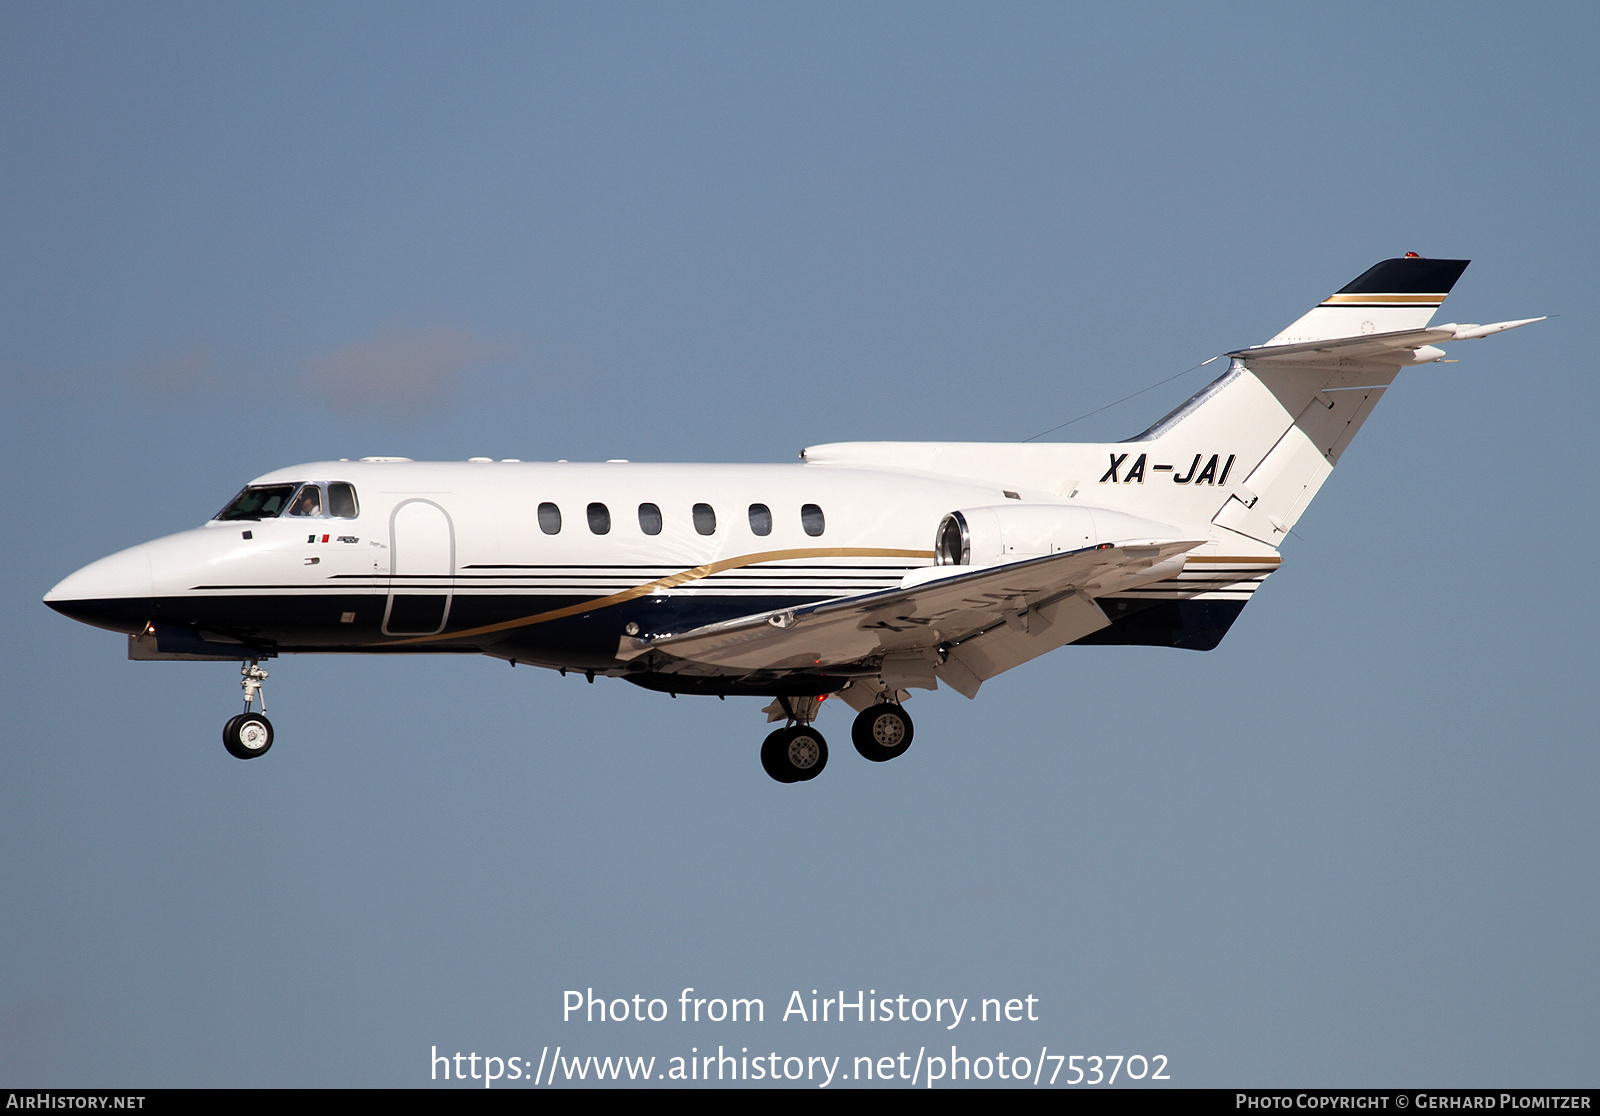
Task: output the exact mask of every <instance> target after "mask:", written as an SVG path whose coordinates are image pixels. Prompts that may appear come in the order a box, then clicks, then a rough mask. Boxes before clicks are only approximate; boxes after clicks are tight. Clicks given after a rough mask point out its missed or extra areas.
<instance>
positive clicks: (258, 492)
mask: <svg viewBox="0 0 1600 1116" xmlns="http://www.w3.org/2000/svg"><path fill="white" fill-rule="evenodd" d="M294 490H295V486H294V485H292V484H260V485H252V486H249V487H246V488H245V489H244V491H242V492H240V493H239V495H237V496H235V497H234V498H233V499H232V500H230V501H229V502H228V506H227V507H225V508H223V509H222V510H221V511H219V512H218V513H217V516H216V517H217V518H218V519H276V518H277V517H278V516H279V515H281V514H282V513H283V506H284V505H285V504H287V503H288V502H289V497H290V496H292V495H294Z"/></svg>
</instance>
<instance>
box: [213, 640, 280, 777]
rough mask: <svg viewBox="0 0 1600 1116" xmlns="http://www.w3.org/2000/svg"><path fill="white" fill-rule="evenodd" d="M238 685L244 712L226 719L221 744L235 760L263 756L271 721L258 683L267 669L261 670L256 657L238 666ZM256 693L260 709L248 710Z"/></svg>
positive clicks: (270, 743)
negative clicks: (240, 688)
mask: <svg viewBox="0 0 1600 1116" xmlns="http://www.w3.org/2000/svg"><path fill="white" fill-rule="evenodd" d="M239 675H240V677H239V685H240V686H241V687H243V688H244V712H243V713H241V714H239V715H238V716H237V717H234V718H232V719H231V720H229V721H228V723H227V724H226V725H224V726H223V729H222V746H223V747H224V748H227V749H228V754H229V755H230V756H234V757H235V758H237V759H255V758H256V757H257V756H263V755H266V753H267V749H268V748H270V747H272V722H271V721H269V720H267V718H266V711H267V695H266V694H265V693H263V692H262V689H261V684H262V683H263V682H265V681H266V680H267V672H266V671H264V670H262V669H261V661H260V660H259V659H251V660H250V661H249V662H247V663H243V664H241V665H240V667H239ZM257 695H259V696H260V698H261V712H260V713H252V712H250V706H251V705H253V704H254V703H255V700H256V697H257Z"/></svg>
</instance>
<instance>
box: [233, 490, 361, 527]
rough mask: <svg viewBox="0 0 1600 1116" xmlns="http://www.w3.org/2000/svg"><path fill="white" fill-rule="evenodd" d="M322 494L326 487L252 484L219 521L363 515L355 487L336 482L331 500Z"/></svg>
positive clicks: (352, 517)
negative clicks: (291, 516)
mask: <svg viewBox="0 0 1600 1116" xmlns="http://www.w3.org/2000/svg"><path fill="white" fill-rule="evenodd" d="M322 492H323V486H322V485H319V484H314V483H306V484H257V485H251V486H250V487H248V488H246V489H245V490H244V491H243V492H241V493H239V495H237V496H235V497H234V498H233V500H232V502H231V503H229V504H228V506H227V507H225V508H223V509H222V510H221V511H220V512H218V513H217V515H216V518H217V519H276V518H277V517H278V516H280V515H294V516H299V517H301V518H305V519H325V518H330V517H331V518H333V519H354V518H356V516H357V515H358V514H359V508H358V505H357V503H356V488H355V485H353V484H350V483H349V482H348V481H334V482H333V483H331V484H329V485H327V492H328V495H327V499H323V495H322Z"/></svg>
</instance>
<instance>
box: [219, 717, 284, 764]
mask: <svg viewBox="0 0 1600 1116" xmlns="http://www.w3.org/2000/svg"><path fill="white" fill-rule="evenodd" d="M222 744H223V746H224V747H225V748H227V749H228V754H229V755H230V756H234V757H236V758H238V759H255V758H256V757H257V756H264V755H266V754H267V749H268V748H270V747H272V722H271V721H269V720H267V719H266V718H265V717H263V716H262V715H261V714H260V713H241V714H239V715H238V716H237V717H234V718H233V719H232V720H230V721H229V722H228V723H227V725H226V726H225V727H224V728H223V730H222Z"/></svg>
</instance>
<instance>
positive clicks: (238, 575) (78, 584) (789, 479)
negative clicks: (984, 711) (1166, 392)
mask: <svg viewBox="0 0 1600 1116" xmlns="http://www.w3.org/2000/svg"><path fill="white" fill-rule="evenodd" d="M1467 263H1468V261H1466V260H1434V259H1422V258H1419V257H1417V256H1416V255H1415V254H1414V253H1410V254H1407V255H1406V256H1405V257H1404V258H1401V259H1391V260H1385V261H1383V262H1382V263H1380V264H1377V265H1376V266H1374V267H1372V268H1370V269H1369V270H1367V271H1366V272H1364V273H1362V275H1361V276H1360V277H1359V278H1357V279H1356V280H1355V281H1354V282H1352V283H1350V284H1349V285H1348V286H1346V287H1343V288H1341V289H1340V290H1339V292H1338V293H1336V294H1334V295H1332V296H1331V297H1329V298H1328V299H1327V300H1326V301H1324V302H1322V303H1321V304H1319V305H1318V306H1316V307H1315V308H1313V309H1312V310H1311V311H1310V312H1308V313H1307V314H1305V315H1304V316H1303V317H1301V318H1300V319H1299V320H1298V321H1296V322H1295V323H1294V324H1292V325H1290V326H1289V327H1288V328H1287V329H1285V330H1284V331H1283V332H1282V333H1280V334H1279V335H1278V336H1276V337H1274V338H1272V339H1271V340H1270V341H1268V342H1267V343H1266V344H1264V345H1260V346H1256V347H1253V348H1247V349H1239V350H1237V351H1234V352H1231V353H1227V354H1225V355H1226V356H1228V357H1229V358H1230V363H1229V366H1228V370H1227V371H1226V372H1225V373H1223V374H1222V376H1220V377H1219V378H1217V379H1216V380H1214V381H1213V382H1211V383H1210V384H1208V385H1207V386H1206V387H1205V388H1204V389H1202V390H1201V391H1200V392H1199V393H1198V394H1196V395H1195V396H1194V397H1193V398H1191V399H1190V400H1188V401H1187V402H1186V403H1184V404H1183V405H1182V406H1180V407H1179V408H1178V409H1177V410H1175V411H1173V412H1172V413H1171V414H1169V415H1167V416H1166V417H1165V418H1163V419H1161V420H1160V421H1159V422H1157V423H1156V424H1155V425H1154V426H1152V427H1150V428H1149V429H1148V430H1146V431H1144V432H1143V433H1141V434H1138V435H1135V436H1134V437H1132V438H1130V439H1128V440H1127V441H1124V442H1113V443H1109V444H1098V443H1090V444H1044V443H1032V444H1028V443H1023V444H985V443H962V442H847V443H838V444H832V445H822V446H813V447H811V448H808V449H806V450H805V451H803V452H802V453H801V455H800V457H801V459H802V464H799V465H636V464H631V463H629V462H626V461H608V462H605V463H603V464H570V463H567V462H556V463H531V462H521V461H491V460H489V459H487V458H474V459H472V460H471V461H467V462H460V463H457V462H445V463H438V462H414V461H411V460H408V459H406V458H398V457H367V458H362V459H361V460H360V461H348V460H340V461H323V462H317V463H314V464H309V465H296V466H294V467H293V468H290V469H280V470H278V471H276V472H272V473H268V474H266V475H265V476H262V477H258V478H257V479H256V480H253V481H251V482H250V483H249V484H248V485H246V486H245V488H244V490H243V491H242V492H240V493H239V494H238V495H237V496H236V497H234V499H233V500H231V501H230V502H229V503H228V504H227V506H225V507H224V508H223V509H222V510H221V511H220V512H218V513H217V514H216V516H215V517H213V518H212V519H211V520H210V521H209V522H207V523H206V524H205V525H204V526H201V527H198V528H195V529H194V530H191V531H185V532H182V533H180V534H177V535H171V536H168V537H167V538H163V539H157V540H155V541H154V542H149V543H145V544H144V545H143V546H136V547H133V548H132V549H130V550H124V551H122V552H121V553H119V554H113V555H111V556H110V557H108V558H102V559H101V560H100V561H98V562H95V563H93V564H91V565H89V566H86V567H84V568H83V569H81V570H79V571H78V572H77V573H75V574H73V575H72V576H70V577H68V578H67V579H66V580H65V581H63V582H61V583H60V584H59V585H57V586H56V587H55V588H54V589H52V590H51V591H50V593H49V595H47V596H46V597H45V603H47V604H48V605H49V606H50V607H51V608H54V609H55V610H56V611H58V612H61V613H64V614H65V615H67V616H70V617H72V618H73V619H76V620H81V621H83V622H84V623H86V624H92V625H95V626H96V627H101V628H106V629H109V630H111V631H116V632H125V633H127V635H128V654H129V657H130V658H133V659H163V660H171V659H180V660H181V659H212V660H215V659H223V660H237V661H240V663H241V675H242V683H241V684H242V685H243V687H244V703H245V710H244V712H243V713H242V714H240V715H238V716H236V717H234V718H233V719H232V720H230V721H229V722H228V724H227V727H226V728H225V730H224V733H223V739H224V743H225V744H226V746H227V749H228V751H229V752H230V753H232V754H233V755H235V756H237V757H239V758H241V759H250V758H253V757H256V756H260V755H262V754H264V753H265V752H266V751H267V749H268V748H269V747H271V745H272V739H273V732H272V726H271V724H270V723H269V722H268V721H267V719H266V717H265V716H264V715H263V714H264V711H265V709H266V703H265V700H264V698H263V699H262V701H261V708H262V710H263V712H262V713H257V712H253V711H252V709H253V706H254V704H255V701H256V699H257V697H258V696H259V695H260V694H261V684H262V681H263V680H264V679H265V678H266V677H267V673H266V671H264V670H263V669H262V668H261V665H260V662H261V660H263V659H268V658H271V657H273V656H276V655H280V654H291V653H317V652H328V653H341V654H350V653H361V654H369V653H378V654H390V655H394V654H425V653H435V654H437V653H454V654H460V653H472V654H482V655H489V656H492V657H495V658H499V659H506V660H509V661H510V662H511V663H512V665H513V666H514V665H516V664H518V663H523V664H530V665H536V666H543V667H550V668H553V669H556V670H560V671H561V672H562V673H563V674H565V673H566V672H568V671H580V672H582V673H583V674H585V675H586V676H587V677H588V679H589V681H591V682H592V681H594V678H595V676H596V675H597V674H603V675H606V676H607V677H612V678H624V679H627V680H628V681H629V682H632V683H634V684H636V685H639V686H643V687H645V688H647V689H651V690H661V691H666V692H668V693H671V694H674V695H677V694H716V695H718V696H724V697H725V696H728V695H759V696H765V697H771V698H773V699H774V701H773V703H772V704H771V705H769V706H767V708H766V709H765V710H764V712H766V713H767V714H768V719H769V721H783V722H785V727H783V728H780V729H778V730H777V731H775V732H773V733H772V734H771V735H770V736H768V737H767V739H766V742H765V743H764V744H763V745H762V748H761V761H762V764H763V766H764V767H765V768H766V771H767V773H768V774H769V775H771V776H772V777H773V778H774V779H777V780H779V781H780V782H799V781H803V780H807V779H812V778H814V777H816V776H817V775H818V774H819V773H820V772H821V771H822V769H823V766H824V765H825V764H826V763H827V760H828V746H827V743H826V741H825V740H824V739H823V737H822V734H821V733H819V732H818V731H817V729H816V728H815V727H814V725H813V721H814V719H815V717H816V715H817V712H818V708H819V706H820V705H821V703H822V701H823V700H824V699H825V698H827V697H838V698H840V699H842V700H843V701H844V702H845V703H846V704H848V705H849V706H850V707H851V708H853V709H854V710H856V711H857V714H858V715H857V717H856V719H855V723H854V726H853V729H852V733H851V736H852V739H853V742H854V744H855V746H856V749H857V750H858V751H859V752H860V753H861V754H862V755H863V756H865V757H866V758H867V759H870V760H878V761H882V760H889V759H893V758H895V757H896V756H899V755H901V754H902V753H904V752H905V750H906V749H907V748H908V747H909V746H910V744H911V737H912V724H911V719H910V717H909V716H908V715H907V713H906V711H905V708H904V705H903V703H904V701H905V700H906V699H907V698H908V697H909V696H910V695H909V693H908V691H909V690H911V689H918V688H921V689H929V690H932V689H936V688H937V686H938V685H939V683H941V682H942V683H944V684H945V685H947V686H949V687H950V688H951V689H953V690H955V691H957V692H958V693H961V694H964V695H965V696H967V697H969V698H971V697H975V696H976V695H977V693H978V689H979V687H980V686H982V685H983V683H984V682H985V681H986V680H987V679H990V678H993V677H994V676H995V675H997V674H1000V673H1001V672H1002V671H1007V670H1010V669H1011V668H1013V667H1016V666H1019V665H1021V664H1022V663H1025V662H1027V661H1029V660H1030V659H1033V658H1036V657H1038V656H1039V655H1042V654H1044V653H1045V652H1047V651H1053V650H1055V649H1056V648H1058V647H1062V646H1065V645H1066V644H1069V643H1070V644H1077V645H1104V644H1144V645H1149V646H1157V647H1177V648H1187V649H1190V650H1198V651H1208V650H1210V649H1212V648H1214V647H1216V646H1217V644H1218V643H1219V642H1220V641H1221V640H1222V637H1223V636H1224V635H1225V634H1226V633H1227V631H1228V628H1229V626H1230V625H1231V624H1232V623H1233V622H1234V620H1235V619H1236V618H1237V617H1238V615H1239V612H1240V611H1241V610H1242V609H1243V608H1244V606H1245V604H1246V602H1248V601H1249V600H1250V596H1251V594H1252V593H1254V592H1255V591H1256V588H1257V587H1258V586H1259V585H1260V584H1261V583H1262V581H1263V580H1265V579H1266V577H1267V575H1268V574H1270V573H1272V571H1273V570H1275V569H1277V568H1278V564H1279V556H1278V550H1277V546H1278V544H1279V542H1280V541H1281V540H1282V538H1283V537H1284V535H1286V534H1287V533H1288V532H1289V530H1290V528H1292V527H1293V526H1294V525H1295V521H1296V520H1298V519H1299V518H1300V516H1301V514H1302V513H1303V512H1304V511H1305V508H1306V505H1307V504H1308V503H1309V502H1310V500H1311V498H1312V497H1313V496H1315V495H1316V493H1317V490H1318V489H1319V488H1321V486H1322V483H1323V481H1324V480H1326V479H1327V477H1328V474H1329V472H1330V471H1331V470H1332V469H1333V467H1334V465H1335V464H1337V462H1338V461H1339V459H1340V457H1341V456H1342V455H1343V454H1344V452H1345V449H1346V447H1347V446H1348V445H1349V444H1350V440H1351V438H1352V437H1354V436H1355V433H1356V431H1357V430H1358V429H1359V428H1360V427H1361V424H1362V423H1363V422H1364V421H1366V418H1367V416H1368V415H1369V414H1371V413H1372V409H1373V407H1374V406H1375V405H1376V404H1377V403H1378V401H1379V399H1381V398H1382V396H1383V393H1384V392H1385V391H1386V390H1387V389H1388V387H1389V385H1390V384H1391V383H1392V382H1393V380H1394V378H1395V376H1396V374H1397V373H1398V372H1399V371H1400V369H1401V368H1403V367H1407V366H1410V365H1416V364H1426V363H1429V362H1431V361H1436V360H1439V359H1440V358H1441V357H1443V356H1444V352H1443V351H1442V350H1440V349H1438V348H1436V347H1435V344H1436V343H1437V342H1444V341H1451V340H1458V341H1459V340H1465V339H1468V338H1475V337H1484V336H1487V335H1489V334H1491V333H1498V332H1500V331H1502V330H1507V329H1512V328H1515V327H1517V326H1521V325H1526V324H1528V323H1530V322H1534V321H1541V320H1543V319H1540V318H1527V319H1522V320H1519V321H1508V322H1499V323H1496V324H1494V325H1483V326H1479V325H1454V324H1452V325H1442V326H1435V327H1432V328H1428V326H1427V323H1428V321H1429V320H1430V319H1431V318H1432V317H1433V315H1434V312H1435V311H1436V310H1437V309H1438V307H1439V306H1440V305H1441V304H1442V303H1443V302H1444V299H1445V296H1446V295H1447V294H1448V293H1449V291H1450V289H1451V288H1452V287H1453V286H1454V285H1455V282H1456V280H1457V279H1458V278H1459V277H1460V276H1461V273H1462V272H1463V271H1464V270H1465V269H1466V267H1467Z"/></svg>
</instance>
